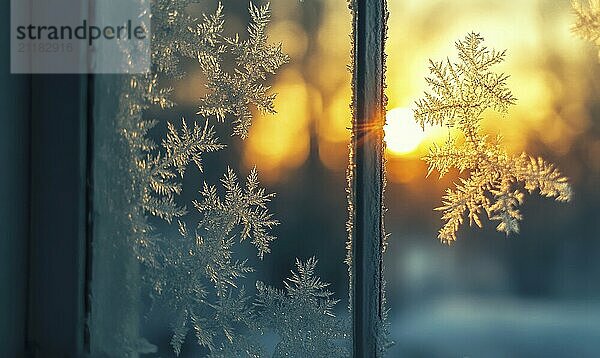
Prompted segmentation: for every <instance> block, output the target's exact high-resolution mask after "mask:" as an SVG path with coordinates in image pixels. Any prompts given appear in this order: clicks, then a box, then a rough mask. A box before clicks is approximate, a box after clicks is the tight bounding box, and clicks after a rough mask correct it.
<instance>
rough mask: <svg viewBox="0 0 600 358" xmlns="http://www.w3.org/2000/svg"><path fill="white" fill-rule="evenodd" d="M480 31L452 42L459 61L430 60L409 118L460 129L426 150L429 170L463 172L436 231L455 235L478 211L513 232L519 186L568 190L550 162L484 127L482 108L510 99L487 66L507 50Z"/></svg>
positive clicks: (564, 196)
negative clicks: (492, 46) (513, 147)
mask: <svg viewBox="0 0 600 358" xmlns="http://www.w3.org/2000/svg"><path fill="white" fill-rule="evenodd" d="M482 43H483V38H482V37H481V36H480V35H479V34H476V33H470V34H468V35H467V36H466V37H465V38H464V39H463V40H459V41H458V42H456V49H457V50H458V62H456V63H452V62H450V60H449V59H448V60H446V61H441V62H434V61H430V66H429V69H430V72H431V76H430V77H428V78H426V81H427V84H428V86H429V88H430V91H431V92H426V93H425V95H424V97H423V98H421V99H419V100H418V101H417V102H416V106H417V108H416V110H415V119H416V120H417V121H418V122H419V123H420V124H421V126H424V125H425V124H429V125H445V126H447V127H449V128H451V129H455V130H457V131H458V132H459V135H456V136H449V138H448V140H447V141H446V143H444V144H443V145H433V146H432V147H431V148H430V150H429V154H428V155H427V156H426V157H425V158H424V159H425V161H427V163H428V164H429V173H431V172H432V171H434V170H436V171H438V172H439V174H440V177H442V176H444V175H445V174H446V173H447V172H448V171H449V170H450V169H458V171H460V172H468V174H469V175H468V177H467V178H462V179H460V182H459V183H457V184H456V187H455V188H454V189H447V191H446V194H445V195H444V198H443V203H442V206H441V207H439V208H437V209H436V210H438V211H441V212H442V219H443V220H444V221H445V223H444V226H443V227H442V228H441V229H440V231H439V235H438V237H439V239H440V240H441V241H442V242H444V243H452V242H454V241H455V240H456V232H457V231H458V229H459V227H460V225H461V224H462V223H463V221H464V217H465V215H466V217H467V218H468V220H469V224H470V225H473V224H475V225H477V226H479V227H481V226H482V222H481V217H482V215H483V214H485V215H487V217H488V218H489V219H490V220H492V221H496V222H497V226H496V229H497V230H498V231H500V232H504V233H505V234H506V235H509V234H511V233H518V232H519V221H521V220H522V218H523V217H522V215H521V212H520V210H519V206H520V205H521V204H522V203H523V201H524V199H525V193H526V192H528V193H529V194H531V193H533V192H536V191H537V192H539V194H540V195H542V196H545V197H549V198H554V199H555V200H556V201H568V200H570V198H571V186H570V185H569V183H568V181H567V178H565V177H564V176H562V175H561V174H560V172H559V171H558V170H557V169H556V168H555V167H554V165H553V164H551V163H548V162H546V161H545V160H544V159H542V158H539V157H532V156H530V155H528V154H526V153H522V154H519V155H511V154H509V153H508V152H507V150H506V149H505V148H504V147H503V146H502V141H501V138H500V136H497V137H494V138H490V137H489V136H488V135H486V134H484V133H482V130H481V123H480V122H481V120H482V117H483V115H484V113H485V112H486V111H496V112H499V113H501V114H503V115H504V114H506V113H507V112H508V110H509V108H510V107H511V106H513V105H514V104H515V102H516V99H515V98H514V97H513V95H512V94H511V92H510V90H509V88H508V86H507V79H508V75H505V74H501V73H496V72H494V71H493V67H494V66H495V65H497V64H499V63H501V62H502V61H504V58H505V51H496V50H489V49H487V48H486V47H485V46H483V45H482Z"/></svg>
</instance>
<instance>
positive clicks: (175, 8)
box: [92, 0, 350, 357]
mask: <svg viewBox="0 0 600 358" xmlns="http://www.w3.org/2000/svg"><path fill="white" fill-rule="evenodd" d="M193 2H194V1H192V0H155V1H154V2H153V3H152V11H153V18H152V26H153V41H152V64H153V70H154V73H152V74H148V75H136V76H129V77H127V78H126V79H125V80H123V83H122V84H121V85H122V87H123V90H122V91H121V95H120V97H119V99H118V110H117V118H116V130H117V131H118V133H119V135H120V138H121V139H122V142H123V143H124V148H125V149H124V150H125V153H126V155H125V159H124V162H125V165H124V168H123V171H124V172H125V173H126V179H123V181H122V182H123V183H125V184H124V187H125V188H124V191H125V193H124V195H123V197H124V199H123V198H120V199H119V200H121V199H122V200H123V201H125V202H126V203H125V209H124V214H123V217H122V218H121V219H123V220H124V221H126V225H125V226H126V229H125V231H126V236H127V238H128V240H127V241H128V245H130V247H131V248H132V251H133V253H134V255H135V256H136V258H137V260H138V262H140V263H142V264H143V267H144V270H143V274H142V275H143V279H144V282H145V284H147V285H148V286H149V287H150V289H151V291H152V298H153V302H154V304H158V305H162V306H164V307H166V308H167V309H168V310H169V312H171V318H172V319H171V325H172V328H173V335H172V339H171V346H172V349H173V351H174V352H175V354H177V355H179V354H180V353H181V352H182V349H183V348H182V347H183V345H184V343H185V342H186V340H187V339H194V340H195V341H196V342H197V344H198V345H200V346H202V347H204V349H205V350H206V351H207V352H208V354H209V356H211V357H242V356H250V357H263V356H267V351H268V348H267V347H265V346H264V339H261V336H263V335H264V334H266V333H269V332H272V333H274V334H275V335H276V336H277V341H278V343H277V344H276V348H275V356H323V355H329V356H348V355H349V354H350V353H349V348H348V347H349V343H348V339H349V333H348V332H350V329H349V326H348V322H346V321H344V320H342V319H339V318H337V317H335V315H334V314H333V307H334V306H335V305H336V304H337V302H338V301H337V300H335V299H333V298H332V296H333V294H332V293H331V292H329V291H327V290H326V287H327V286H328V284H327V283H324V282H323V281H321V279H320V278H318V277H317V276H316V275H315V269H316V266H317V260H316V259H315V258H311V259H308V260H307V261H306V262H303V261H300V260H297V262H296V266H297V271H295V272H292V275H291V277H290V278H289V279H288V280H287V281H286V282H285V283H284V287H285V289H284V290H279V289H277V288H274V287H271V286H268V285H266V284H265V283H263V282H260V281H259V282H257V283H256V289H257V292H258V295H257V296H256V297H255V296H253V295H251V294H249V293H247V290H245V289H244V287H243V282H242V281H241V280H242V279H243V278H245V277H246V275H247V274H249V273H251V272H253V271H254V268H253V267H252V266H250V265H249V264H248V261H247V260H246V259H236V257H238V256H239V248H240V245H252V246H254V248H255V249H256V255H257V256H258V258H259V259H262V258H263V257H264V255H266V254H269V253H270V252H271V248H270V243H271V242H272V241H274V240H276V237H275V236H274V235H273V234H272V229H273V228H274V227H275V226H276V225H278V224H279V221H278V220H277V219H276V218H275V217H274V215H273V214H272V213H271V212H270V211H269V209H268V207H267V206H268V204H269V202H270V200H272V198H273V197H274V194H271V193H268V192H267V191H266V190H265V189H263V188H262V187H261V186H260V183H259V175H258V172H257V170H256V169H253V170H252V171H251V172H250V173H249V174H248V175H247V176H246V178H245V180H240V179H238V175H237V174H236V173H235V172H234V171H233V170H232V169H228V170H227V172H226V173H225V174H224V175H223V176H222V179H221V183H220V185H211V184H209V183H204V184H203V185H201V187H200V188H192V189H195V190H197V191H199V197H198V198H197V199H196V200H194V201H193V202H192V203H190V204H191V205H182V204H181V203H179V202H178V200H177V197H178V195H179V194H181V192H182V191H183V189H184V188H183V184H182V179H183V178H184V176H185V174H186V172H187V171H188V170H191V168H190V167H195V169H196V170H198V171H200V172H203V171H204V170H205V168H204V167H203V165H202V162H203V158H204V157H205V156H206V155H209V154H210V153H212V152H216V151H221V150H224V149H225V148H226V146H225V144H223V143H222V142H221V141H220V140H219V138H217V137H216V134H215V130H214V127H213V124H212V123H214V122H224V121H229V122H231V125H232V128H233V130H232V134H233V135H234V136H239V137H241V138H242V139H244V138H246V137H247V134H248V129H249V127H250V126H251V124H252V119H253V115H252V110H253V109H257V110H259V111H262V112H265V113H274V112H275V109H274V106H273V101H274V99H275V94H274V93H271V91H270V88H269V86H268V85H266V84H265V83H266V80H267V79H268V76H269V75H274V74H276V72H277V70H278V69H279V68H280V67H281V66H282V65H284V64H285V63H287V62H288V61H289V58H288V56H287V55H286V54H284V53H283V52H282V48H281V44H270V43H269V42H268V38H267V35H266V28H267V26H268V24H269V19H270V9H269V5H268V3H267V4H265V5H262V6H255V5H254V4H253V3H250V5H249V13H250V24H249V25H248V28H247V31H248V34H247V36H246V37H247V38H246V39H241V38H240V36H238V35H235V36H232V37H230V36H226V35H224V33H223V31H224V27H225V15H224V8H223V6H222V5H221V4H220V3H219V4H218V5H217V6H216V10H215V11H214V13H212V14H208V15H203V16H202V17H201V18H200V19H196V18H193V17H191V16H189V15H187V14H186V8H187V7H188V5H190V4H191V3H193ZM184 57H185V58H193V59H195V60H197V62H198V66H199V67H200V69H201V71H202V73H203V75H204V76H205V78H206V83H205V85H206V88H207V93H206V94H205V95H204V97H202V98H200V101H199V111H198V115H199V116H198V118H197V119H196V120H193V121H192V120H189V119H185V118H184V119H182V120H180V121H173V122H168V123H167V124H166V129H167V133H166V136H165V137H164V138H163V139H162V140H161V141H160V143H156V142H155V141H154V140H152V139H151V136H150V135H149V131H150V130H152V128H154V127H156V126H159V125H160V124H159V122H158V121H156V120H152V119H146V118H145V116H146V110H148V109H151V108H152V109H157V108H159V109H163V110H166V109H169V108H171V107H173V106H174V105H175V104H174V103H173V102H172V101H171V99H170V95H171V92H172V90H171V89H169V88H164V87H162V86H161V84H160V81H159V78H161V79H162V78H175V79H180V78H182V77H183V76H185V73H184V72H183V71H182V70H181V68H180V63H179V62H180V60H181V58H184ZM231 58H233V59H234V65H233V68H231V66H225V63H226V61H227V60H226V59H231ZM159 74H160V76H159ZM209 121H210V122H209ZM122 174H123V173H121V175H122ZM111 200H112V199H111ZM192 211H194V213H193V214H194V215H191V212H192ZM198 217H199V218H200V219H194V218H198ZM158 221H161V222H163V223H166V224H167V226H171V227H174V228H175V230H170V231H168V232H166V231H167V230H159V229H158V227H159V225H157V222H158ZM163 226H164V225H163V224H160V227H163ZM163 231H165V232H163ZM236 253H238V255H236ZM132 271H133V272H134V273H130V274H129V275H130V276H131V277H129V280H130V281H131V280H135V279H136V276H135V275H136V274H135V270H132ZM130 286H132V287H133V286H135V285H134V284H130ZM132 326H133V324H132ZM132 329H133V330H134V328H132ZM92 339H94V338H93V337H92ZM123 340H124V341H125V342H123V343H122V344H125V345H127V346H129V347H130V348H126V349H125V350H123V351H121V352H126V353H127V354H134V353H136V352H138V353H140V352H151V351H153V350H155V349H156V347H153V345H151V344H150V343H148V342H147V341H145V340H143V339H139V342H141V343H139V342H138V343H136V342H137V340H136V342H133V343H132V342H129V341H127V338H123ZM142 343H143V344H142ZM136 344H137V345H138V346H140V347H141V348H140V347H137V346H135V345H136ZM123 354H124V353H123Z"/></svg>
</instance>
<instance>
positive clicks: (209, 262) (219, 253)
mask: <svg viewBox="0 0 600 358" xmlns="http://www.w3.org/2000/svg"><path fill="white" fill-rule="evenodd" d="M222 182H223V186H224V188H225V190H226V193H225V200H221V199H220V198H219V196H218V194H217V190H216V188H215V187H213V186H208V185H206V184H205V185H204V189H203V191H202V196H203V197H204V200H203V201H201V202H195V203H194V205H195V206H196V208H197V209H198V211H199V212H200V213H202V214H203V218H202V219H201V220H200V222H199V223H198V225H197V226H196V228H195V229H194V230H193V231H190V230H189V229H188V227H187V225H186V224H185V223H183V222H181V221H180V222H179V233H180V235H181V238H179V239H175V240H164V241H162V242H161V243H159V245H163V247H162V250H159V252H160V253H161V255H162V256H161V257H160V258H159V259H158V262H159V263H158V265H157V266H158V267H159V269H157V270H151V271H150V273H149V275H152V277H151V278H152V282H153V284H154V290H155V292H156V293H157V294H158V295H159V298H161V299H162V300H164V301H166V303H167V305H168V306H169V307H172V308H173V309H174V310H175V311H176V315H175V317H176V320H175V322H174V335H173V338H172V340H171V345H172V346H173V349H174V351H175V353H177V354H179V353H180V351H181V346H182V344H183V342H184V340H185V337H186V336H187V334H188V331H189V330H190V329H193V331H194V334H195V336H196V339H197V341H198V344H200V345H202V346H206V347H208V348H209V349H210V350H211V351H214V350H217V349H218V350H223V349H226V348H227V346H228V345H237V342H238V341H242V340H244V338H243V335H242V334H241V333H240V332H243V329H247V328H248V327H252V325H251V322H252V320H253V319H254V313H253V311H252V309H251V307H250V304H249V300H250V298H249V297H248V296H247V295H246V294H245V291H244V290H243V288H240V289H238V283H237V281H238V280H239V279H240V278H243V277H245V276H246V274H248V273H250V272H253V268H252V267H249V266H248V265H247V264H246V260H243V261H239V260H234V259H233V248H234V246H235V243H236V240H235V238H236V235H239V238H240V240H244V239H245V238H248V237H252V240H253V242H255V243H256V246H257V248H258V250H259V255H261V256H262V255H263V253H264V252H268V244H269V242H270V241H272V240H274V239H275V237H273V236H270V235H268V234H267V229H270V228H272V227H273V226H275V225H277V224H278V223H277V221H276V220H273V219H272V218H271V214H269V213H268V211H267V210H266V208H265V203H266V202H267V201H268V200H269V198H270V197H271V195H269V194H264V189H261V188H259V187H258V184H259V183H258V179H257V175H256V171H254V170H253V171H252V172H251V174H250V175H249V176H248V180H247V184H246V188H245V189H241V187H240V186H239V184H238V182H237V179H236V176H235V174H234V173H233V171H232V170H231V169H230V170H228V172H227V174H226V175H225V177H224V178H223V180H222ZM256 349H258V348H256Z"/></svg>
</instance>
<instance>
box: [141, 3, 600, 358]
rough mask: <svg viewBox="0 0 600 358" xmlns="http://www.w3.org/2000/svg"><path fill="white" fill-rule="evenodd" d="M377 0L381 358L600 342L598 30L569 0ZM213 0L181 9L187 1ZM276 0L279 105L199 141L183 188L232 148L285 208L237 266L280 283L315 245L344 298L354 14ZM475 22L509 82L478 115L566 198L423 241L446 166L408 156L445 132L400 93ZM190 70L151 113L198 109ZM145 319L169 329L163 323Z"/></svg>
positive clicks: (420, 86)
mask: <svg viewBox="0 0 600 358" xmlns="http://www.w3.org/2000/svg"><path fill="white" fill-rule="evenodd" d="M388 3H389V11H390V17H389V39H388V41H387V45H386V50H387V53H388V60H387V67H388V72H387V85H388V88H387V96H388V98H389V103H388V109H389V110H390V112H389V114H388V127H387V128H386V140H387V142H388V147H389V148H388V151H387V153H386V156H387V160H388V165H387V177H388V187H387V193H386V204H387V206H388V208H389V211H388V213H387V215H386V226H387V230H388V231H389V232H390V234H391V236H390V239H389V249H388V252H387V253H386V257H385V264H386V273H385V274H386V279H387V282H388V288H387V289H388V303H389V308H390V309H391V312H390V323H391V335H392V339H393V340H394V341H395V342H396V344H395V345H394V347H393V348H392V350H391V352H390V356H410V357H421V356H422V357H435V356H441V357H455V356H456V357H458V356H460V357H464V356H474V357H477V356H485V357H506V356H513V357H516V356H528V357H532V356H544V357H549V356H561V357H564V356H578V357H584V356H589V357H593V356H597V355H598V351H599V350H600V280H599V279H598V277H599V276H600V260H599V259H598V258H599V257H600V223H599V222H600V214H599V213H600V93H598V88H599V86H600V62H599V60H598V55H597V50H596V49H595V48H594V46H593V45H591V44H588V43H586V42H584V41H582V40H580V39H578V38H576V37H575V36H574V35H573V34H572V33H571V32H570V26H571V23H572V22H573V21H574V18H573V14H572V12H571V9H570V2H569V1H568V0H521V1H512V0H503V1H501V0H460V1H448V0H446V1H441V0H388ZM213 5H214V4H213ZM224 5H225V13H226V15H227V23H226V28H227V29H228V30H227V31H230V32H231V33H235V32H239V33H240V34H244V33H245V29H244V27H245V24H246V23H247V22H248V20H249V19H248V15H247V12H246V10H245V9H246V6H247V3H246V2H245V1H237V0H236V1H228V2H226V3H225V4H224ZM211 6H212V5H210V4H204V3H202V4H199V5H194V8H193V9H192V10H193V11H195V12H197V14H198V15H200V14H201V13H202V12H204V11H206V12H209V11H212V10H213V8H211ZM271 8H272V14H273V21H272V24H271V26H270V36H271V40H272V41H276V42H282V43H283V48H284V50H285V51H286V52H287V53H288V54H289V55H290V57H291V62H290V63H289V64H288V65H286V66H285V67H284V68H283V69H282V70H281V72H280V73H279V74H278V75H277V76H276V77H274V78H273V79H272V86H273V91H274V92H277V93H278V97H277V100H276V103H275V105H276V109H277V111H278V113H277V114H276V115H260V114H257V115H258V117H259V118H258V119H257V120H256V121H255V123H254V124H253V126H252V129H251V132H250V136H249V139H248V140H246V141H241V140H239V139H237V138H230V137H229V129H228V126H227V125H218V130H219V132H220V136H221V138H224V139H225V141H226V142H227V143H228V145H229V148H228V150H226V151H225V152H223V153H218V154H217V155H214V156H211V157H210V158H209V157H207V162H206V170H205V174H203V175H202V176H200V175H199V174H192V173H191V171H190V174H189V175H187V178H186V179H185V180H186V182H185V183H184V187H185V188H186V189H185V192H184V196H183V197H182V200H191V199H193V198H196V197H197V189H198V188H200V184H201V183H202V181H204V180H206V181H207V182H212V183H216V181H217V180H218V177H219V176H220V175H221V174H222V173H223V172H224V169H225V168H226V166H227V164H230V165H232V164H233V166H234V167H237V169H238V171H239V172H242V173H244V172H247V171H248V170H249V169H250V168H252V167H253V166H256V167H257V168H258V170H259V172H260V174H261V178H262V180H263V183H264V184H265V185H266V187H267V188H268V190H269V191H272V192H276V193H277V197H276V199H275V200H274V202H273V205H272V206H271V208H272V210H273V211H274V212H275V213H276V216H277V218H278V219H280V220H281V222H282V224H281V225H280V226H279V227H278V228H277V230H276V231H277V234H278V236H279V240H277V241H276V242H274V243H273V246H272V254H270V255H268V256H267V257H266V258H265V259H264V260H263V261H262V262H256V263H255V265H256V267H257V268H258V272H257V273H256V274H255V275H254V276H252V277H250V279H251V280H255V279H258V278H260V279H261V280H264V281H267V283H270V284H273V285H276V286H280V287H281V286H282V283H281V282H282V280H283V279H284V278H285V277H287V276H288V274H289V270H290V269H292V268H293V263H294V259H295V258H296V257H298V258H301V259H306V258H308V257H310V256H313V255H314V256H317V257H318V258H319V260H320V264H319V271H318V272H319V274H320V275H321V277H322V278H323V279H324V280H325V281H328V282H331V283H332V286H331V289H332V290H333V291H335V292H336V296H337V297H338V298H340V299H341V303H340V304H339V305H338V306H339V307H338V308H339V312H340V314H344V311H345V309H346V298H347V295H348V288H347V268H346V266H345V265H344V264H343V258H344V256H345V249H344V245H345V241H346V233H345V221H346V215H347V214H346V213H347V212H346V198H345V195H346V193H345V169H346V166H347V161H348V160H347V145H348V142H349V138H350V133H349V131H348V127H349V126H350V119H351V117H350V108H349V102H350V94H351V89H350V79H351V74H350V72H349V70H348V68H347V65H348V63H349V56H350V46H351V45H350V44H351V42H350V33H351V15H350V12H349V10H348V8H347V4H346V2H345V1H343V0H304V1H288V0H285V1H283V0H273V1H272V4H271ZM470 31H475V32H479V33H481V35H482V36H483V37H484V38H485V40H486V41H485V43H486V44H487V46H488V47H492V48H496V49H506V50H507V51H508V52H507V58H506V61H505V63H504V64H502V65H500V66H498V70H499V71H502V72H505V73H508V74H510V75H511V77H510V79H509V81H508V82H509V87H510V88H511V90H512V92H513V94H514V95H515V96H516V97H517V98H518V101H517V105H516V106H514V108H512V109H511V110H510V112H509V114H508V116H506V117H500V116H497V115H495V114H493V113H490V114H489V115H488V116H487V117H486V118H485V121H484V129H485V130H486V131H489V133H499V134H501V135H502V136H503V137H504V141H505V144H506V146H507V147H508V150H509V151H510V152H511V153H520V152H521V151H527V152H528V153H530V154H532V155H536V156H537V155H541V156H543V157H545V158H546V159H548V160H549V161H552V162H554V163H556V164H557V165H558V167H559V168H560V169H561V170H562V172H563V173H564V174H565V175H566V176H568V177H569V178H570V179H571V182H572V185H573V187H574V192H575V195H574V198H573V201H572V202H571V203H567V204H558V203H555V202H553V201H551V200H548V199H540V198H538V197H536V196H531V197H528V198H527V201H526V204H525V206H524V209H523V213H524V216H525V220H524V222H523V224H522V227H521V233H520V234H519V235H514V236H511V237H508V238H506V237H504V236H503V235H502V234H499V233H497V232H495V231H494V229H493V228H494V225H492V224H489V223H484V224H485V227H486V229H484V230H480V229H475V228H464V229H462V230H461V231H460V233H459V240H458V242H456V244H455V245H453V246H451V247H448V246H445V245H442V244H440V243H439V242H438V240H437V239H436V236H437V230H438V228H439V227H440V226H441V225H442V222H441V221H440V215H439V213H438V212H434V211H433V208H435V207H437V206H439V205H440V201H441V196H442V195H443V192H444V190H445V188H447V187H449V186H451V185H452V183H453V182H454V181H455V180H457V177H458V174H457V173H450V174H449V175H448V176H447V177H445V178H444V179H442V180H439V179H438V178H437V175H436V174H435V173H434V174H432V175H431V176H430V177H426V174H427V167H426V164H425V163H424V162H423V161H421V160H420V158H421V157H422V156H423V155H424V154H425V153H426V151H427V148H428V146H429V145H430V144H431V143H432V142H434V141H440V140H443V139H444V135H445V134H444V130H443V129H440V128H428V129H426V131H425V132H423V131H422V130H421V129H420V128H419V127H418V126H417V125H416V124H415V123H414V122H413V120H412V118H411V109H412V108H413V107H414V106H413V103H414V101H415V100H416V99H418V98H419V97H420V96H421V95H422V93H423V91H424V90H425V89H426V84H425V81H424V77H425V76H426V75H427V74H428V59H430V58H431V59H434V60H442V59H445V58H446V57H450V58H451V59H452V58H454V57H455V56H456V52H455V49H454V42H455V41H456V40H458V39H461V38H463V37H464V36H465V35H466V34H467V33H468V32H470ZM242 36H243V35H242ZM187 71H188V75H187V76H186V77H185V78H183V79H181V80H177V81H174V82H172V83H171V85H172V86H173V87H174V89H175V96H176V101H177V102H178V103H179V107H177V108H176V109H175V110H174V111H173V112H171V113H168V114H165V113H161V114H158V113H157V116H159V117H160V116H162V117H164V118H166V119H170V120H176V118H178V117H181V116H183V115H185V116H186V117H189V118H192V117H193V116H194V113H195V110H196V108H195V106H196V105H197V102H198V99H199V98H200V96H201V95H202V93H203V91H204V90H205V89H204V86H203V77H202V75H201V73H199V72H198V71H197V69H196V68H195V66H194V63H193V62H190V63H188V66H187ZM187 188H195V189H187ZM251 253H252V252H251V251H249V254H251ZM250 256H251V255H250ZM250 286H251V283H250ZM152 334H153V335H154V336H155V337H163V338H164V340H168V331H164V332H163V331H155V332H154V333H152ZM152 334H151V335H152ZM157 339H158V338H157ZM192 343H193V342H192ZM161 349H162V348H161Z"/></svg>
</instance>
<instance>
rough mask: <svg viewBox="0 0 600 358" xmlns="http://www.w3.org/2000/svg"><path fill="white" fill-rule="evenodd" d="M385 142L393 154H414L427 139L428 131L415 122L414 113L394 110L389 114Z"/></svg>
mask: <svg viewBox="0 0 600 358" xmlns="http://www.w3.org/2000/svg"><path fill="white" fill-rule="evenodd" d="M384 129H385V142H386V144H387V149H388V151H389V152H391V154H394V155H404V154H408V153H411V152H414V151H415V150H416V149H417V148H418V147H419V144H421V142H423V140H424V139H425V138H426V137H427V135H428V133H427V131H424V130H423V128H421V126H420V125H419V124H418V123H417V122H415V119H414V116H413V111H412V110H410V109H408V108H394V109H392V110H390V111H388V112H387V115H386V125H385V127H384Z"/></svg>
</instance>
